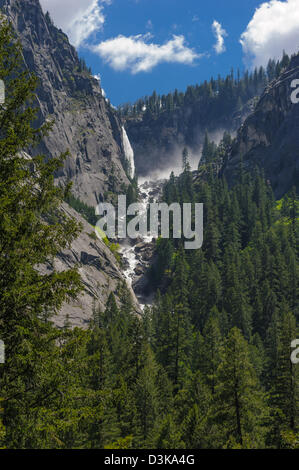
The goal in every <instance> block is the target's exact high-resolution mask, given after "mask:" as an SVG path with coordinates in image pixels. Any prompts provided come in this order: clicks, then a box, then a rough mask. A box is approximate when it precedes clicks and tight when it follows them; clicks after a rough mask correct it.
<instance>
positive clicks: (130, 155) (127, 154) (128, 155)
mask: <svg viewBox="0 0 299 470" xmlns="http://www.w3.org/2000/svg"><path fill="white" fill-rule="evenodd" d="M122 131H123V145H124V151H125V157H126V160H127V161H128V163H129V175H130V178H134V175H135V162H134V151H133V149H132V146H131V144H130V141H129V137H128V134H127V132H126V129H125V128H124V126H122Z"/></svg>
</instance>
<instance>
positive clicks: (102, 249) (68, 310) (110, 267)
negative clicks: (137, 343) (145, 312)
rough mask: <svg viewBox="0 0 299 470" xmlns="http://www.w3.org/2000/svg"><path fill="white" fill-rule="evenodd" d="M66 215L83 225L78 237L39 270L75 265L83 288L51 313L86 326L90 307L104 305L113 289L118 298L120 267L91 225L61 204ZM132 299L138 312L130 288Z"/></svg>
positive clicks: (62, 320)
mask: <svg viewBox="0 0 299 470" xmlns="http://www.w3.org/2000/svg"><path fill="white" fill-rule="evenodd" d="M63 211H64V212H65V214H66V215H67V216H71V217H75V218H76V219H77V220H78V221H79V222H81V224H82V226H83V230H82V232H81V233H80V235H79V237H78V238H77V239H76V240H75V241H74V242H73V243H72V246H71V248H70V249H68V250H64V251H63V252H61V253H60V254H59V255H58V256H57V258H56V259H55V261H54V266H51V265H47V266H43V267H40V268H39V269H40V271H41V272H42V273H45V274H46V273H49V271H50V272H51V271H52V269H53V267H54V268H55V270H56V271H59V272H60V271H65V270H67V269H70V268H73V267H74V266H78V268H79V273H80V275H81V279H82V283H83V287H84V291H83V292H82V294H81V295H80V296H79V297H78V299H77V300H76V301H74V302H71V303H69V304H67V303H66V304H65V305H64V306H63V308H62V310H61V311H60V313H59V314H58V315H57V316H56V317H54V322H55V324H57V325H58V326H59V327H62V326H63V325H64V323H65V320H66V319H67V318H68V320H69V322H70V324H71V325H72V326H78V327H82V328H84V327H87V326H88V322H89V320H90V319H91V316H92V311H93V307H94V306H96V307H97V308H100V309H101V310H104V309H105V304H106V301H107V299H108V296H109V294H110V293H111V292H113V293H114V294H115V296H116V300H118V295H117V293H118V286H119V284H120V283H122V282H123V281H124V276H123V274H122V272H121V268H120V266H119V265H118V263H117V261H116V259H115V257H114V255H113V254H112V253H111V251H110V250H109V248H107V247H106V245H105V244H104V243H103V242H102V241H101V240H99V239H98V238H97V237H96V236H95V232H94V229H93V227H92V226H91V225H89V224H88V223H87V222H86V221H85V220H84V219H83V218H81V217H80V216H79V215H78V213H77V212H76V211H74V210H73V209H72V208H70V207H69V206H68V205H67V204H63ZM129 289H130V291H131V295H132V300H133V302H134V303H135V306H136V312H139V306H138V303H137V300H136V297H135V295H134V292H133V291H132V289H131V288H129Z"/></svg>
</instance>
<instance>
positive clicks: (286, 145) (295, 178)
mask: <svg viewBox="0 0 299 470" xmlns="http://www.w3.org/2000/svg"><path fill="white" fill-rule="evenodd" d="M296 79H297V80H298V79H299V55H297V56H295V57H293V58H292V60H291V62H290V65H289V66H288V67H287V69H286V70H285V71H284V72H283V73H282V74H281V75H280V76H279V78H278V79H276V80H274V81H273V82H271V83H270V84H269V85H268V86H267V88H266V89H265V91H264V93H263V95H262V96H261V98H260V101H259V102H258V104H257V106H256V108H255V110H254V112H253V113H252V114H251V115H250V116H249V117H248V118H247V119H246V121H245V122H244V125H243V126H242V127H241V129H240V130H239V132H238V136H237V139H236V143H235V145H234V146H233V149H232V152H231V155H230V156H229V158H228V161H227V163H226V166H225V169H224V173H225V175H226V178H227V179H228V181H229V182H233V181H234V180H235V179H236V176H237V174H238V171H239V168H240V161H241V158H242V160H243V166H244V168H254V167H255V166H256V165H258V166H260V167H262V168H264V170H265V175H266V177H267V178H269V179H270V181H271V183H272V186H273V189H274V192H275V195H276V196H277V197H281V196H282V195H283V194H284V193H285V192H286V191H288V190H289V189H290V188H291V187H292V185H294V184H296V185H297V188H298V187H299V104H294V103H292V100H291V94H292V92H293V91H294V88H292V87H291V83H292V81H293V80H296Z"/></svg>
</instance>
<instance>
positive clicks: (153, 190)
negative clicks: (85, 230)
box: [119, 179, 164, 309]
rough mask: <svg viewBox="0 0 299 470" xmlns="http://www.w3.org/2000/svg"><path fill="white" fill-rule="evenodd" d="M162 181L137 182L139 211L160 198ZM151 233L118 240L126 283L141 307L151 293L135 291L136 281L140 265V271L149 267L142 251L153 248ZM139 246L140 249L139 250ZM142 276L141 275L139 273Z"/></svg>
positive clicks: (149, 297)
mask: <svg viewBox="0 0 299 470" xmlns="http://www.w3.org/2000/svg"><path fill="white" fill-rule="evenodd" d="M163 183H164V181H162V180H161V181H146V179H143V181H140V182H139V194H140V199H139V203H140V204H141V207H142V208H141V212H144V213H145V212H146V211H147V209H148V204H149V203H150V201H152V202H157V201H158V200H159V199H160V196H161V191H162V186H163ZM152 241H153V235H152V234H151V233H150V232H148V233H147V235H145V236H142V237H140V239H138V240H130V239H126V240H120V241H119V243H120V253H121V254H122V256H123V260H124V262H125V266H124V271H123V272H124V275H125V277H126V279H127V281H128V284H129V285H130V286H131V287H133V289H134V291H135V293H136V296H137V298H138V300H139V302H140V304H139V305H140V307H141V308H142V309H143V307H144V306H145V305H150V304H151V303H152V297H153V296H152V294H150V295H149V296H148V295H147V296H146V297H145V296H144V294H141V293H140V292H136V289H135V287H136V282H138V279H139V278H140V267H141V272H142V267H143V268H144V271H146V269H147V268H148V267H149V263H148V261H146V260H144V259H143V258H142V252H144V251H146V246H147V245H148V246H151V245H152V248H153V244H152ZM138 247H139V249H138ZM140 248H141V250H140ZM141 276H142V275H141Z"/></svg>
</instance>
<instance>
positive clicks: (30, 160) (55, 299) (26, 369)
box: [0, 18, 80, 447]
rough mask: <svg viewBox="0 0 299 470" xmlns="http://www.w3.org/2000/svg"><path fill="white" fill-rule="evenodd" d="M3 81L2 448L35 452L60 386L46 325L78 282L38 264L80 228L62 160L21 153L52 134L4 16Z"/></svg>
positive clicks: (0, 40) (0, 43)
mask: <svg viewBox="0 0 299 470" xmlns="http://www.w3.org/2000/svg"><path fill="white" fill-rule="evenodd" d="M0 76H1V77H2V79H3V80H4V82H5V86H6V101H5V106H3V107H2V108H1V110H0V136H1V138H0V252H1V255H0V325H1V332H0V335H1V338H2V339H3V340H4V342H5V345H6V363H5V366H4V368H2V370H1V377H0V381H1V391H2V397H3V404H4V417H3V421H4V424H5V425H6V439H7V446H9V447H23V446H26V445H27V446H30V443H31V445H32V446H34V443H35V444H36V445H38V446H40V445H41V442H40V438H39V437H38V436H40V437H41V434H42V432H43V431H41V430H40V431H39V430H38V426H37V422H38V420H39V419H40V415H39V413H41V412H42V408H43V407H44V406H46V403H49V402H51V401H52V402H53V401H54V402H55V401H56V402H57V399H58V398H57V397H58V396H59V393H60V392H59V383H61V382H60V381H61V380H63V378H61V379H60V378H59V374H58V373H57V371H55V370H51V368H50V363H51V359H50V358H51V357H54V358H55V356H56V355H57V354H58V352H59V349H57V347H56V346H55V344H56V341H57V339H58V338H59V337H60V334H59V333H57V332H56V331H55V330H54V329H53V327H52V326H51V324H50V323H49V322H48V321H47V320H48V318H49V317H50V315H52V314H54V313H56V312H57V311H59V309H60V307H61V306H62V303H63V302H64V301H66V300H68V299H70V298H73V297H75V296H76V294H77V293H78V292H79V290H80V278H79V274H78V273H77V271H76V269H72V270H68V271H64V272H61V273H58V272H56V271H53V273H51V274H46V275H42V274H41V273H40V272H39V270H38V269H37V266H38V265H40V264H43V263H45V262H49V261H50V262H51V261H53V258H54V256H55V255H56V254H57V253H58V252H59V251H61V250H62V249H63V248H65V247H66V246H68V245H69V244H70V243H71V242H72V240H73V239H74V238H75V237H76V236H77V233H78V229H79V226H78V224H77V223H76V222H75V221H74V220H73V219H70V218H69V217H67V216H66V215H65V213H64V212H63V210H62V209H60V205H61V203H62V201H63V199H64V197H65V194H66V193H65V191H64V190H62V189H60V188H58V187H56V186H55V185H54V177H53V175H54V172H55V171H56V170H57V169H58V168H59V167H60V166H61V164H62V163H63V160H64V158H65V155H62V156H60V157H57V158H52V159H50V160H48V161H46V159H45V158H44V157H43V156H42V155H36V156H31V157H29V156H28V155H27V153H25V152H26V151H28V149H29V148H32V147H33V146H34V145H35V144H36V143H37V142H39V140H40V139H41V138H42V137H43V136H44V135H45V134H47V133H48V132H49V130H50V125H49V124H45V125H43V126H42V127H41V128H37V127H36V126H33V124H32V123H33V121H34V119H35V118H36V111H35V109H34V108H32V106H31V105H30V103H32V102H33V101H34V100H35V95H34V90H35V87H36V79H35V77H33V76H32V75H31V74H30V73H29V72H28V71H27V70H24V67H23V62H22V53H21V48H20V46H19V44H18V42H17V40H16V37H15V35H14V33H13V30H12V27H11V26H10V25H9V24H8V23H7V22H6V20H4V19H3V18H2V19H1V27H0ZM53 355H54V356H53ZM48 356H49V357H48ZM58 356H59V354H58ZM46 357H47V360H45V358H46ZM55 364H56V365H57V367H58V370H59V361H58V360H54V359H53V364H52V365H53V366H54V367H55ZM61 385H62V387H63V383H61ZM33 409H35V411H34V412H33ZM45 426H46V420H45ZM45 445H46V444H45Z"/></svg>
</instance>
